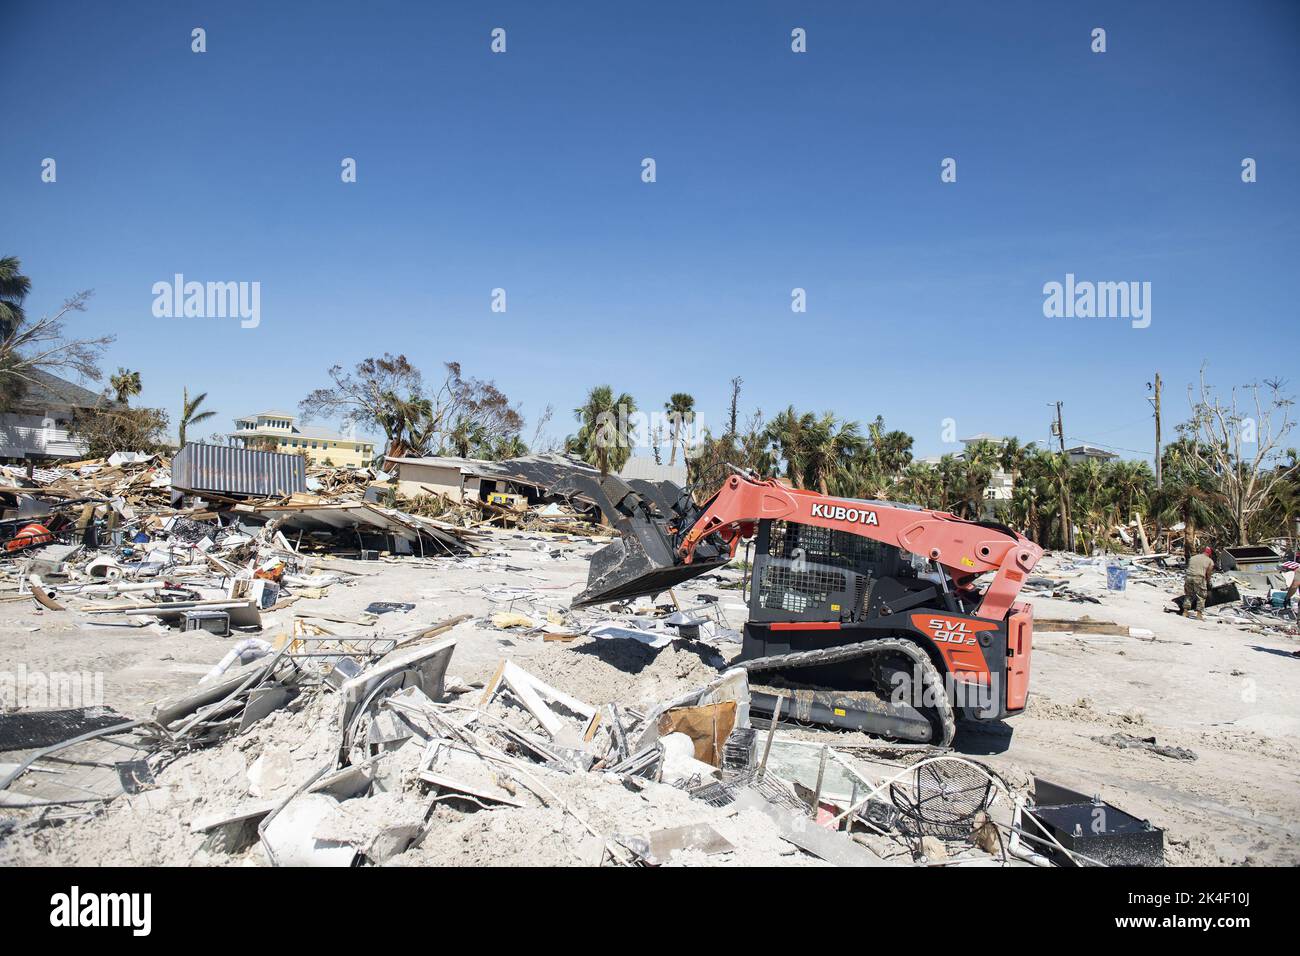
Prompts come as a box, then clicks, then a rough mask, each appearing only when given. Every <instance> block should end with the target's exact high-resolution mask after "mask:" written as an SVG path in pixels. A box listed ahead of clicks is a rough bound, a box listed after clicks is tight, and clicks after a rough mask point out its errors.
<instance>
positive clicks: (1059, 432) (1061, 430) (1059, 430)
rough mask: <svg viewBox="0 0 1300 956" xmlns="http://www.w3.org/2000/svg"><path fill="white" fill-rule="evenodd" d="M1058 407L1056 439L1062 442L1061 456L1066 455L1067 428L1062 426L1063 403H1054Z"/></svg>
mask: <svg viewBox="0 0 1300 956" xmlns="http://www.w3.org/2000/svg"><path fill="white" fill-rule="evenodd" d="M1053 404H1054V405H1055V406H1056V437H1057V438H1058V439H1060V441H1061V454H1063V455H1064V454H1065V426H1064V425H1062V424H1061V403H1060V402H1053Z"/></svg>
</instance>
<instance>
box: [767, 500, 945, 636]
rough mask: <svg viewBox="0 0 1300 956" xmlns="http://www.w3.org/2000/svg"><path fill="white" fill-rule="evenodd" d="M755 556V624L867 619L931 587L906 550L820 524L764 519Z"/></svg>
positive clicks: (849, 621)
mask: <svg viewBox="0 0 1300 956" xmlns="http://www.w3.org/2000/svg"><path fill="white" fill-rule="evenodd" d="M754 555H755V557H754V565H753V568H752V571H751V579H750V585H749V587H750V593H749V619H750V620H751V621H759V622H763V621H818V622H840V623H852V622H859V621H865V620H869V619H871V618H873V617H877V616H879V615H880V613H881V611H882V609H883V608H885V607H887V605H888V603H889V602H890V601H897V599H898V598H899V597H900V596H904V595H906V594H907V593H908V592H909V591H913V590H920V589H927V590H928V589H929V588H930V587H931V586H932V583H931V582H929V581H926V580H924V579H922V578H920V577H919V576H918V573H917V569H916V568H915V567H914V566H913V563H912V557H911V555H910V554H907V553H906V552H904V551H902V550H901V549H899V548H896V547H893V546H892V545H888V544H884V543H883V542H880V541H876V540H874V539H872V538H867V537H863V536H862V535H856V534H851V533H849V532H847V531H834V530H831V529H829V528H821V527H817V526H815V525H806V524H798V523H795V522H792V521H773V520H766V521H760V522H759V525H758V534H757V535H756V536H755V542H754ZM886 613H887V612H886Z"/></svg>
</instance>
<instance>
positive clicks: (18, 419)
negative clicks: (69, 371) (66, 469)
mask: <svg viewBox="0 0 1300 956" xmlns="http://www.w3.org/2000/svg"><path fill="white" fill-rule="evenodd" d="M25 374H26V375H27V377H28V378H29V379H31V381H30V382H29V383H28V384H27V388H26V389H25V390H24V392H23V395H22V397H21V398H19V399H18V400H17V401H16V402H14V405H13V407H12V408H11V409H10V410H9V411H6V412H3V413H0V461H3V462H5V463H7V464H17V463H23V462H27V461H42V460H45V461H57V460H60V459H62V460H64V461H75V460H77V459H78V458H85V457H86V443H85V442H84V441H82V440H81V439H79V438H77V437H76V436H74V435H73V434H72V420H73V417H74V416H75V415H76V413H77V412H78V411H79V410H82V409H90V408H94V407H95V406H96V405H98V404H99V403H100V402H102V401H104V398H103V396H101V395H99V394H98V393H96V392H92V391H91V390H90V389H88V388H82V387H81V386H80V385H77V384H75V383H73V382H69V381H67V380H66V379H62V378H59V377H58V376H57V375H51V374H50V373H49V372H43V371H41V370H40V369H28V370H27V371H26V373H25Z"/></svg>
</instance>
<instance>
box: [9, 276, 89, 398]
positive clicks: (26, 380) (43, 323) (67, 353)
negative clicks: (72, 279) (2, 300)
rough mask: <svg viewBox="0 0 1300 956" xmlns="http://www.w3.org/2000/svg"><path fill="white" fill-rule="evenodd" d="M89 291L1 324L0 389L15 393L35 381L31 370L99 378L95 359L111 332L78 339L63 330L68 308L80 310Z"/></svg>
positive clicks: (83, 306)
mask: <svg viewBox="0 0 1300 956" xmlns="http://www.w3.org/2000/svg"><path fill="white" fill-rule="evenodd" d="M91 295H92V293H91V292H90V291H85V292H78V293H77V294H76V295H74V296H72V298H70V299H68V300H67V301H66V302H64V303H63V307H62V308H61V309H59V311H57V312H55V313H53V314H51V315H43V316H41V317H40V318H39V319H35V320H33V319H30V318H28V317H27V316H26V315H25V314H21V315H20V316H19V318H18V321H17V324H13V325H5V327H4V329H3V332H4V333H5V334H4V335H3V337H2V338H0V392H2V393H3V394H6V395H10V396H15V395H18V394H21V392H22V390H23V389H24V388H25V387H26V386H28V385H30V384H33V383H34V382H35V378H34V377H33V375H32V373H33V372H34V371H38V370H39V371H43V372H49V373H59V372H62V373H64V374H69V373H71V374H73V375H75V376H76V377H78V378H82V379H90V380H91V381H95V382H98V381H99V380H100V379H101V378H103V372H101V371H100V368H99V360H100V359H101V358H102V357H103V355H104V351H105V350H106V349H107V348H108V346H109V345H111V344H112V342H113V340H114V336H112V335H101V336H99V337H98V338H86V339H79V338H73V337H70V336H68V335H67V334H66V327H65V320H66V319H67V317H68V314H69V313H71V312H84V311H85V310H86V300H87V299H89V298H90V296H91Z"/></svg>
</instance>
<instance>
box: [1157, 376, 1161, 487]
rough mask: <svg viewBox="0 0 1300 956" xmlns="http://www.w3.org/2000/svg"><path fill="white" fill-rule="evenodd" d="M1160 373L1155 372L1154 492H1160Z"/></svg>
mask: <svg viewBox="0 0 1300 956" xmlns="http://www.w3.org/2000/svg"><path fill="white" fill-rule="evenodd" d="M1160 478H1161V476H1160V373H1159V372H1156V491H1159V490H1160Z"/></svg>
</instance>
